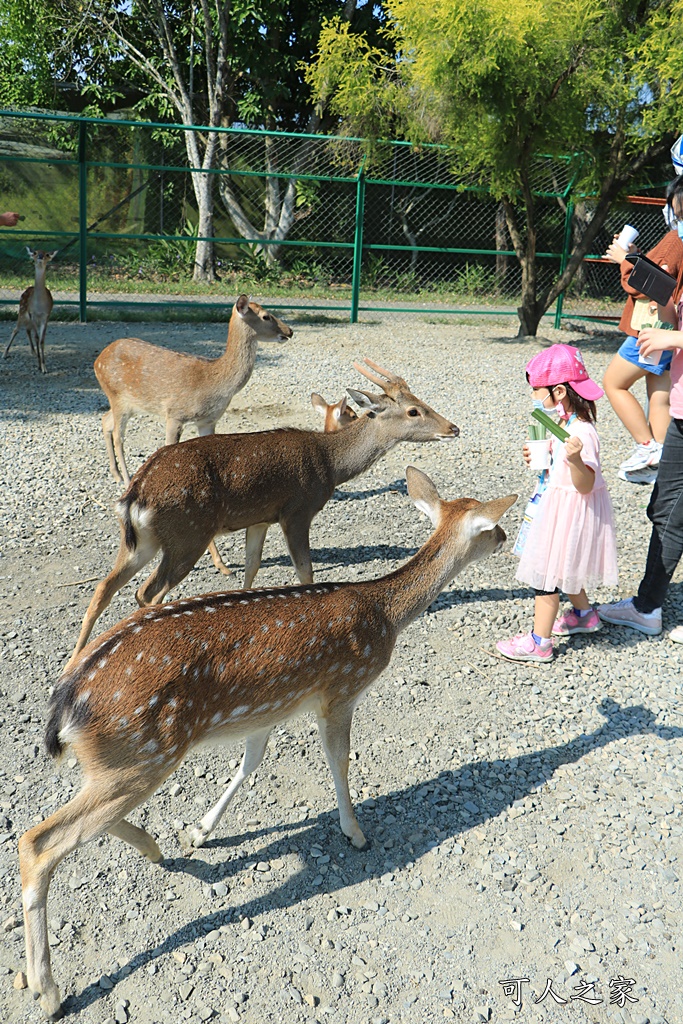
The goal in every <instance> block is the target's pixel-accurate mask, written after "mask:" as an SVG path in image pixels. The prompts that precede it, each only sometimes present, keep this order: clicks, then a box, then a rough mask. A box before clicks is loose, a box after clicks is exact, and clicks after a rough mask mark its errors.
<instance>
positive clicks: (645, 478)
mask: <svg viewBox="0 0 683 1024" xmlns="http://www.w3.org/2000/svg"><path fill="white" fill-rule="evenodd" d="M658 468H659V467H658V466H647V467H646V468H645V469H632V470H630V471H627V470H625V469H620V470H619V472H618V473H617V476H618V477H619V479H620V480H625V481H626V483H627V484H645V485H646V486H648V485H649V484H653V483H654V482H655V480H656V479H657V470H658Z"/></svg>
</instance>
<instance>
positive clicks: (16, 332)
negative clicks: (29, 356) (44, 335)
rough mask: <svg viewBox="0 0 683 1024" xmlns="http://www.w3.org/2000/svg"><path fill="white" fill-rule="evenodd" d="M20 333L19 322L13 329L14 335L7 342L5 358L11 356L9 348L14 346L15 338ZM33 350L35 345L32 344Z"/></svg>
mask: <svg viewBox="0 0 683 1024" xmlns="http://www.w3.org/2000/svg"><path fill="white" fill-rule="evenodd" d="M18 333H19V324H17V325H16V327H15V328H14V330H13V331H12V335H11V337H10V339H9V341H8V342H7V348H6V349H5V352H4V355H3V357H2V358H3V359H7V357H8V356H9V350H10V349H11V347H12V342H13V341H14V339H15V338H16V336H17V334H18ZM31 351H33V345H31Z"/></svg>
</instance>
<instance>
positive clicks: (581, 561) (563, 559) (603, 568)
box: [517, 419, 617, 594]
mask: <svg viewBox="0 0 683 1024" xmlns="http://www.w3.org/2000/svg"><path fill="white" fill-rule="evenodd" d="M563 426H565V429H566V430H568V431H569V433H570V434H573V435H577V436H578V437H580V438H581V441H582V443H583V449H582V451H581V458H582V459H583V461H584V462H585V464H586V465H587V466H590V468H591V469H593V470H594V471H595V484H594V485H593V490H592V491H591V492H590V494H580V493H579V492H578V491H577V490H576V488H575V487H574V485H573V483H572V478H571V471H570V468H569V463H568V462H567V456H566V454H565V448H564V445H563V444H562V442H561V441H555V440H553V441H552V442H551V452H552V465H551V468H550V476H549V479H548V486H547V488H546V490H545V491H544V493H543V495H542V497H541V500H540V502H539V505H538V511H537V512H536V515H535V516H534V519H533V521H532V523H531V525H530V528H529V535H528V537H527V540H526V544H525V546H524V550H523V551H522V556H521V558H520V561H519V568H518V569H517V579H518V580H521V581H522V582H523V583H529V584H530V585H531V586H532V587H535V588H536V589H537V590H549V591H552V590H554V589H555V587H559V589H560V590H562V591H564V593H565V594H578V593H579V591H580V590H581V589H585V590H592V589H593V588H594V587H596V586H598V585H599V584H606V585H608V586H611V585H614V584H616V583H617V542H616V534H615V529H614V512H613V509H612V500H611V498H610V496H609V491H608V490H607V486H606V484H605V480H604V478H603V475H602V472H601V471H600V441H599V439H598V433H597V431H596V429H595V427H594V426H593V424H592V423H587V422H585V421H584V420H578V419H573V420H571V421H570V422H569V424H563Z"/></svg>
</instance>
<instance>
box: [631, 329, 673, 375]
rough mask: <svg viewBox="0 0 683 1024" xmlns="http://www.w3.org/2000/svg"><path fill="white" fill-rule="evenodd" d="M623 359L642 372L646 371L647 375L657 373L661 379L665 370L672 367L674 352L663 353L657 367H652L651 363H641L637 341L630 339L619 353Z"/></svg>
mask: <svg viewBox="0 0 683 1024" xmlns="http://www.w3.org/2000/svg"><path fill="white" fill-rule="evenodd" d="M618 354H619V355H620V356H621V358H622V359H626V360H627V362H629V363H634V365H635V366H637V367H638V368H639V369H640V370H645V371H646V372H647V373H655V374H656V375H657V376H658V377H660V376H661V375H662V374H663V373H664V371H665V370H668V369H669V368H670V366H671V357H672V355H673V352H662V353H661V355H660V357H659V362H658V363H657V365H656V366H652V364H651V363H641V362H640V361H639V359H638V354H639V353H638V345H637V344H636V339H635V338H632V337H628V338H627V339H626V341H625V342H624V344H623V345H622V346H621V348H620V349H619V353H618Z"/></svg>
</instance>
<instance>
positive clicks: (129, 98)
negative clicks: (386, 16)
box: [0, 0, 376, 281]
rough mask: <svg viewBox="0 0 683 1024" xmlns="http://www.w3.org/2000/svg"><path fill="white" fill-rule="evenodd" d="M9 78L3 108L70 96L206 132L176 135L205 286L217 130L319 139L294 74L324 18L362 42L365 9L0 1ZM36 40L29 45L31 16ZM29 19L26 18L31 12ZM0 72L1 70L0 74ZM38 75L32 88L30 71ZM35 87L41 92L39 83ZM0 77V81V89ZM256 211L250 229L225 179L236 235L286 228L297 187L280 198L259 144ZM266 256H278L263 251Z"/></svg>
mask: <svg viewBox="0 0 683 1024" xmlns="http://www.w3.org/2000/svg"><path fill="white" fill-rule="evenodd" d="M4 2H5V5H6V8H7V9H8V10H9V11H10V12H11V16H7V17H5V18H4V19H3V15H2V14H1V13H0V25H3V23H4V24H6V25H7V28H8V34H7V38H8V39H11V40H12V46H11V47H10V48H9V50H8V57H7V64H6V67H7V75H6V78H7V79H8V80H10V79H11V78H12V76H19V75H23V86H22V88H23V90H24V91H23V92H22V93H21V95H19V94H18V93H16V92H15V93H13V94H10V95H9V96H8V101H9V102H15V103H20V104H21V103H27V102H33V103H45V101H46V96H47V92H48V91H49V87H50V84H51V80H52V85H53V86H58V87H59V88H55V89H53V93H54V95H53V98H52V102H51V103H48V104H47V105H49V106H54V105H56V104H57V97H58V96H59V97H60V98H63V97H64V96H65V95H66V92H65V88H67V87H70V89H71V92H70V95H71V96H72V97H73V91H74V90H75V91H76V93H77V95H78V96H80V97H81V98H82V101H83V102H84V103H87V104H89V105H88V106H87V107H86V110H87V112H89V113H100V112H108V111H110V110H112V109H115V108H117V107H121V106H123V107H128V108H130V107H131V106H132V107H133V109H134V110H135V111H137V112H139V113H144V114H145V115H147V116H151V117H152V118H153V119H154V120H158V121H165V120H166V121H180V122H181V123H182V124H183V125H186V126H188V127H190V126H194V125H205V126H206V127H207V130H205V131H194V130H192V131H186V132H184V133H183V136H184V139H183V141H184V145H185V150H186V157H187V161H188V166H190V167H191V168H194V170H193V171H192V185H193V189H194V193H195V199H196V203H197V209H198V213H199V224H198V235H199V240H198V242H197V249H196V257H195V269H194V277H195V279H196V280H209V281H211V280H213V279H214V277H215V270H214V251H213V242H212V238H213V235H214V228H213V217H214V185H215V180H216V177H217V176H216V175H215V174H213V173H210V172H211V171H213V170H215V168H216V167H218V166H222V167H225V168H226V169H229V167H230V151H229V136H227V135H226V134H225V133H221V132H220V131H219V129H221V128H226V127H229V126H230V125H232V124H233V123H235V122H239V123H242V124H246V125H248V126H250V127H259V128H266V129H298V130H301V129H302V128H304V129H307V130H308V131H317V130H318V129H319V128H320V127H321V125H322V124H323V123H324V122H323V118H324V116H325V114H324V111H321V110H319V111H316V110H313V109H312V107H311V104H310V99H309V91H308V88H307V86H306V85H305V82H304V77H303V72H302V70H301V67H302V64H304V63H305V62H306V61H307V60H308V59H310V57H311V56H312V54H313V52H314V50H315V47H316V45H317V38H318V33H319V30H320V26H321V24H322V21H323V18H324V17H326V16H331V15H333V14H335V13H336V14H338V15H339V17H340V18H341V19H342V20H345V21H346V22H347V23H348V22H349V21H350V19H352V18H353V19H355V20H358V22H359V25H360V26H362V27H363V28H364V29H365V30H366V31H368V32H369V36H370V37H372V34H373V31H374V28H373V24H374V21H375V20H376V19H375V18H374V15H373V13H372V11H373V9H372V7H370V8H369V10H368V8H367V6H366V7H364V8H363V9H362V10H361V11H360V12H358V13H357V12H356V0H310V2H308V3H306V4H300V3H297V2H296V0H214V2H213V3H211V2H210V0H62V3H60V4H58V5H55V4H53V5H48V6H49V12H50V18H49V19H48V18H47V17H45V16H44V15H43V13H42V11H41V8H40V5H39V3H38V0H4ZM33 7H35V13H36V15H37V17H38V21H37V24H38V25H43V24H44V25H45V27H46V33H45V35H44V36H40V37H39V38H37V39H34V40H32V39H31V31H30V28H31V17H30V16H27V13H26V12H27V10H28V9H29V8H31V9H32V8H33ZM29 14H30V12H29ZM2 67H3V66H2V65H0V70H1V69H2ZM34 68H35V69H39V70H40V75H39V76H38V75H37V76H35V81H32V76H31V75H28V76H27V75H26V74H25V72H26V71H27V70H29V69H31V70H33V69H34ZM38 82H40V83H42V87H41V89H40V90H38V88H37V83H38ZM1 85H2V79H0V87H1ZM265 165H266V170H267V171H268V170H272V171H273V174H272V175H268V176H267V177H266V179H265V181H266V184H265V189H266V203H265V216H264V224H263V226H262V228H258V227H256V226H255V225H254V224H252V223H251V221H250V219H249V216H248V212H247V210H246V208H245V205H244V203H243V202H242V201H241V197H240V196H239V195H238V193H237V192H236V190H235V188H234V187H233V186H232V184H231V182H230V178H229V176H228V175H225V176H218V177H219V178H220V194H221V197H222V199H223V202H224V204H225V206H226V208H227V210H228V212H229V214H230V215H231V218H232V220H233V222H234V224H235V226H236V228H237V230H238V231H239V232H241V233H242V235H243V237H248V238H262V239H263V240H264V241H265V240H266V239H273V238H285V237H286V235H287V233H288V231H289V229H290V228H291V225H292V223H293V220H294V212H295V203H296V180H295V179H292V180H291V181H290V183H289V185H288V186H287V187H286V188H285V189H283V190H282V191H281V190H280V187H279V179H278V178H277V175H276V174H275V170H276V168H275V165H274V160H273V156H272V147H270V146H269V145H268V143H267V142H266V144H265ZM267 250H268V252H269V253H270V254H271V255H272V254H273V253H274V252H275V251H276V250H274V249H273V247H272V246H269V247H267Z"/></svg>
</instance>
